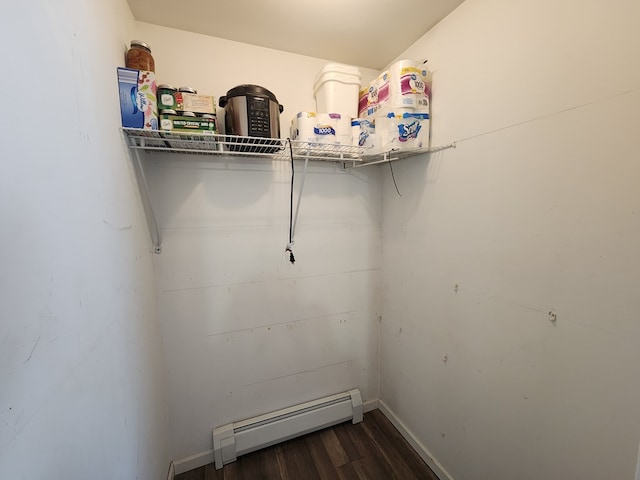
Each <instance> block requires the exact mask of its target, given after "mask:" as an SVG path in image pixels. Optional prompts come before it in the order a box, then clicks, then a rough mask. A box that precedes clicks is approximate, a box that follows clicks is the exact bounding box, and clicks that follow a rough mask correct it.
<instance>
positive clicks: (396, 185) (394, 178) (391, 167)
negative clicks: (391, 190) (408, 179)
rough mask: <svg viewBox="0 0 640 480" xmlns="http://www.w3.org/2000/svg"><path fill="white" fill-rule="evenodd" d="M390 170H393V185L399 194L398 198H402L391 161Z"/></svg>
mask: <svg viewBox="0 0 640 480" xmlns="http://www.w3.org/2000/svg"><path fill="white" fill-rule="evenodd" d="M389 168H390V169H391V178H393V184H394V185H395V187H396V192H398V196H399V197H401V196H402V194H401V193H400V190H398V184H397V183H396V176H395V175H394V174H393V166H392V165H391V159H389Z"/></svg>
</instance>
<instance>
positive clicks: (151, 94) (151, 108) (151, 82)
mask: <svg viewBox="0 0 640 480" xmlns="http://www.w3.org/2000/svg"><path fill="white" fill-rule="evenodd" d="M118 90H119V95H120V117H121V119H122V126H123V127H125V128H142V129H145V130H157V129H158V104H157V101H156V78H155V74H154V73H153V72H147V71H145V70H134V69H132V68H123V67H118Z"/></svg>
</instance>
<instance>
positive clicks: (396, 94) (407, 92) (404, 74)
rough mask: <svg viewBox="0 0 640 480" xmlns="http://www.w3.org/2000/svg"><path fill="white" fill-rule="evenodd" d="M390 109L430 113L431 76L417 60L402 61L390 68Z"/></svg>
mask: <svg viewBox="0 0 640 480" xmlns="http://www.w3.org/2000/svg"><path fill="white" fill-rule="evenodd" d="M389 77H390V78H389V101H388V104H389V108H390V109H391V110H394V109H398V108H402V109H411V110H412V111H413V112H415V113H429V100H430V97H431V88H430V83H431V75H430V74H429V72H428V70H427V68H426V66H425V65H423V64H422V63H421V62H419V61H417V60H400V61H398V62H395V63H394V64H393V65H391V66H390V67H389Z"/></svg>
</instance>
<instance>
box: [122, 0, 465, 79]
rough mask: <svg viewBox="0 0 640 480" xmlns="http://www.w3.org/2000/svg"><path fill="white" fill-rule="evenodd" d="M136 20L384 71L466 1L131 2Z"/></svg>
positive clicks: (210, 0)
mask: <svg viewBox="0 0 640 480" xmlns="http://www.w3.org/2000/svg"><path fill="white" fill-rule="evenodd" d="M128 1H129V5H130V6H131V10H132V11H133V15H134V17H135V19H136V20H139V21H141V22H146V23H153V24H156V25H162V26H165V27H172V28H177V29H180V30H187V31H190V32H194V33H201V34H205V35H211V36H213V37H219V38H225V39H228V40H235V41H238V42H243V43H249V44H252V45H260V46H263V47H268V48H275V49H277V50H283V51H286V52H291V53H298V54H301V55H308V56H311V57H318V58H323V59H327V60H331V61H335V62H340V63H346V64H350V65H357V66H361V67H368V68H372V69H375V70H380V69H382V68H383V67H384V66H385V65H387V64H388V63H389V62H391V61H392V60H393V59H394V58H396V57H397V56H398V55H400V54H401V53H402V52H403V51H404V50H405V49H406V48H407V47H409V46H410V45H411V44H413V42H415V41H416V40H418V39H419V38H420V37H421V36H422V35H423V34H424V33H426V32H427V31H428V30H429V29H431V27H433V26H434V25H435V24H436V23H438V22H439V21H440V20H441V19H442V18H444V17H445V16H447V15H448V14H449V13H450V12H451V11H453V10H454V9H455V8H456V7H457V6H458V5H460V4H461V3H462V2H463V0H313V1H311V0H186V1H185V0H183V1H175V0H128Z"/></svg>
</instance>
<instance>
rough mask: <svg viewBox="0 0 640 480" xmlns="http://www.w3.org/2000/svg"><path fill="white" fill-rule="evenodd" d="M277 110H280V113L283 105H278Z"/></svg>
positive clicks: (282, 110)
mask: <svg viewBox="0 0 640 480" xmlns="http://www.w3.org/2000/svg"><path fill="white" fill-rule="evenodd" d="M278 110H280V113H282V112H284V105H278Z"/></svg>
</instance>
